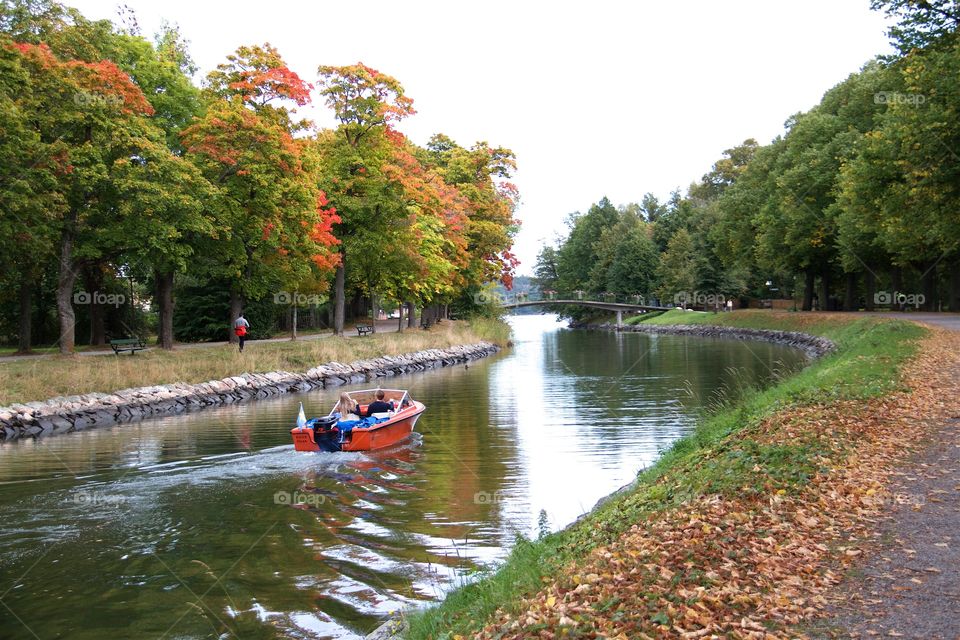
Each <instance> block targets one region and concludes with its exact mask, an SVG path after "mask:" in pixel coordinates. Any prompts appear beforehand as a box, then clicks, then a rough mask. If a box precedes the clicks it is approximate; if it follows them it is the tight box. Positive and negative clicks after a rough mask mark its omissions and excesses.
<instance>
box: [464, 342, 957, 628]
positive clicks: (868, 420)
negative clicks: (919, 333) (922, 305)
mask: <svg viewBox="0 0 960 640" xmlns="http://www.w3.org/2000/svg"><path fill="white" fill-rule="evenodd" d="M958 362H960V333H958V332H955V331H946V330H944V329H931V332H930V334H929V336H928V337H927V338H926V339H924V341H923V343H922V345H921V348H920V352H919V354H918V356H917V357H916V358H915V359H914V360H913V361H911V362H910V363H909V364H908V365H907V367H906V368H905V370H904V378H903V383H904V384H903V385H902V386H901V387H900V390H897V391H894V392H892V393H890V394H888V395H886V396H884V397H881V398H875V399H872V400H869V401H866V402H853V401H836V402H831V403H829V404H825V405H815V406H804V407H799V408H789V409H785V410H782V411H779V412H777V413H775V414H774V415H772V416H770V417H769V418H767V419H765V420H764V421H763V422H762V423H761V424H759V425H756V426H748V427H744V428H743V429H741V430H740V431H738V432H737V433H736V434H734V435H735V436H736V437H735V438H733V439H730V440H729V441H728V442H726V443H725V444H724V446H723V447H721V448H720V449H719V450H718V451H717V452H716V453H715V454H713V456H714V458H716V460H711V459H710V458H709V457H708V456H705V457H704V459H701V460H698V461H697V462H696V466H697V467H698V468H701V469H703V470H705V471H709V469H710V468H711V465H713V464H719V462H720V460H719V459H720V458H721V457H727V458H731V457H732V458H733V459H736V460H740V459H745V460H748V461H749V463H748V464H749V465H754V462H753V460H758V462H757V463H756V464H755V465H754V466H753V467H752V472H753V474H754V475H753V476H750V481H749V482H748V483H745V484H744V485H743V486H742V487H733V488H728V489H727V490H725V491H722V492H718V493H714V494H710V495H697V496H695V497H692V498H690V499H687V500H686V501H684V502H682V503H681V504H678V505H677V506H675V507H671V508H667V509H662V510H659V511H654V512H652V513H651V514H650V515H649V517H647V518H645V519H641V520H640V521H638V522H637V523H636V524H634V525H633V526H632V528H631V529H630V530H629V531H627V532H626V533H624V534H623V535H621V536H620V537H619V538H617V539H615V540H614V541H613V542H611V543H610V544H607V545H606V546H603V547H598V548H595V549H593V550H592V551H591V552H590V553H589V554H588V555H587V556H586V557H584V558H582V559H581V560H579V561H578V562H577V563H576V564H574V565H569V566H567V567H565V568H564V569H563V571H562V572H561V573H560V575H558V576H556V577H555V580H554V581H552V582H551V583H549V584H546V585H545V586H544V587H543V588H542V589H541V590H540V592H539V593H536V594H532V595H530V596H529V597H527V598H525V599H524V600H523V601H522V602H521V603H519V611H516V612H513V613H509V612H506V611H498V612H497V614H496V615H495V616H494V617H493V618H492V619H491V620H490V621H489V623H488V624H487V626H486V627H485V629H484V630H483V632H482V633H480V634H477V636H476V637H483V638H497V639H498V640H499V639H505V638H516V639H519V638H565V637H577V638H618V639H621V638H622V639H624V640H626V639H633V638H639V639H641V640H643V639H649V638H756V639H763V640H766V639H768V638H797V637H804V636H805V635H819V636H820V637H824V636H826V637H855V634H858V633H862V634H864V635H866V636H872V635H879V634H882V635H884V636H892V637H924V638H935V637H942V638H951V639H954V638H957V637H958V631H957V629H958V628H960V609H958V604H960V593H958V592H960V586H958V583H957V580H956V575H957V570H958V563H957V556H956V555H955V554H956V550H957V547H958V545H960V512H958V511H957V494H958V489H960V484H958V482H960V481H958V480H957V479H956V469H957V466H958V464H957V449H956V445H957V444H960V442H958V440H957V424H956V421H951V418H955V417H958V416H960V384H958V377H957V370H956V367H957V363H958ZM748 440H749V442H750V444H749V445H744V444H743V443H744V442H746V441H748ZM931 443H933V444H934V445H935V446H934V447H933V448H930V445H931ZM799 451H803V452H804V453H803V455H802V456H798V457H797V458H796V460H797V463H796V465H794V464H793V463H792V462H791V461H792V460H793V459H792V458H790V457H789V456H791V455H794V453H795V452H799ZM811 451H814V452H815V454H813V456H812V457H811V454H810V452H811ZM751 452H752V453H751ZM753 454H756V455H755V457H753V458H750V457H749V456H750V455H753ZM784 456H786V458H784ZM910 460H913V462H912V463H910V462H909V461H910ZM785 461H786V463H787V464H784V462H785ZM768 463H770V464H769V466H765V465H768ZM778 464H779V466H777V465H778ZM803 465H806V466H805V467H804V466H803ZM911 465H912V466H911ZM924 465H926V466H924ZM747 469H751V467H749V466H748V467H747ZM791 470H796V472H803V473H807V474H808V475H809V479H808V480H807V481H804V482H801V483H799V484H793V485H791V484H789V483H787V482H786V481H785V479H784V476H783V474H784V473H791V472H792V471H791ZM778 474H780V475H778ZM780 487H786V489H784V488H780ZM665 489H667V490H669V489H670V488H669V487H665ZM941 501H942V502H941ZM914 506H917V507H918V508H919V510H914ZM888 532H889V533H888ZM888 535H889V536H890V537H892V538H893V540H890V541H887V540H886V537H887V536H888ZM884 542H892V543H894V544H893V547H892V548H891V547H890V546H887V545H885V544H884ZM885 558H889V561H887V560H885ZM864 567H865V568H864ZM864 571H865V572H866V573H867V575H868V576H872V575H874V573H875V575H876V576H877V578H876V579H868V580H863V579H862V575H863V572H864ZM857 592H859V594H858V593H857ZM874 592H875V593H874ZM907 598H909V599H907ZM840 601H845V602H847V603H848V604H849V605H850V608H849V609H847V610H845V611H844V612H843V614H842V616H841V615H839V610H838V609H837V604H836V603H837V602H840ZM824 616H826V619H825V620H824ZM818 620H819V622H818ZM920 620H922V621H923V623H924V624H925V625H927V626H925V627H921V626H919V625H920V622H919V621H920ZM871 625H872V626H871ZM846 628H850V629H853V631H852V632H851V631H846V630H845V629H846ZM861 629H862V631H860V630H861Z"/></svg>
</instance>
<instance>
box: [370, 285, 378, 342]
mask: <svg viewBox="0 0 960 640" xmlns="http://www.w3.org/2000/svg"><path fill="white" fill-rule="evenodd" d="M379 312H380V301H379V300H377V294H376V293H374V292H373V291H371V292H370V315H371V316H373V321H372V322H371V323H370V329H371V331H373V333H376V332H377V318H379V317H380V313H379Z"/></svg>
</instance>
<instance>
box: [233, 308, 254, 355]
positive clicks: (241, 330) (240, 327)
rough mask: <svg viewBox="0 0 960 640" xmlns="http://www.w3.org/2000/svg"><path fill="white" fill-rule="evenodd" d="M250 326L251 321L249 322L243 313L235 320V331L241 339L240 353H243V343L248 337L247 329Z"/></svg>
mask: <svg viewBox="0 0 960 640" xmlns="http://www.w3.org/2000/svg"><path fill="white" fill-rule="evenodd" d="M249 328H250V323H249V322H247V319H246V318H244V317H243V314H242V313H241V314H240V315H239V316H237V319H236V320H234V321H233V332H234V333H235V334H237V338H239V339H240V353H243V343H244V342H245V341H246V339H247V329H249Z"/></svg>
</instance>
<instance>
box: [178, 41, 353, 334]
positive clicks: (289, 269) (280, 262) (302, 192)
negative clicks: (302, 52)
mask: <svg viewBox="0 0 960 640" xmlns="http://www.w3.org/2000/svg"><path fill="white" fill-rule="evenodd" d="M208 100H209V102H208V105H207V108H206V112H205V113H204V115H203V116H202V117H201V118H198V119H197V120H196V121H195V122H194V123H193V124H191V125H190V126H189V127H187V128H186V129H184V131H183V133H182V136H181V137H182V141H183V144H184V146H185V148H186V151H187V157H188V158H190V159H191V160H192V161H193V162H195V163H196V164H197V166H198V167H199V168H200V169H201V170H202V171H203V174H204V175H205V176H206V177H207V179H208V180H209V181H210V182H211V183H212V184H213V185H214V186H215V188H216V190H217V196H216V198H214V199H213V201H212V202H211V203H210V205H209V206H210V207H211V208H212V209H213V211H214V212H215V213H214V217H215V218H216V219H217V221H218V224H219V225H220V226H221V227H222V228H223V229H224V232H223V234H222V235H221V237H219V238H218V239H217V242H216V244H215V245H214V246H212V247H211V254H210V255H213V256H215V259H214V260H213V261H210V262H208V263H207V269H208V272H209V273H210V274H211V275H213V276H214V277H216V276H220V277H225V278H226V279H227V280H228V281H229V282H230V283H231V286H230V320H231V322H232V321H233V320H234V319H236V317H237V316H238V315H239V314H240V313H241V310H242V306H243V300H244V299H245V298H260V297H262V296H264V295H266V294H267V293H268V292H269V291H270V290H271V287H273V286H275V285H277V284H278V283H279V282H281V281H283V282H290V281H291V280H296V278H297V277H306V276H307V275H308V274H309V273H310V270H311V269H312V268H318V269H321V270H326V269H330V268H332V267H333V266H334V265H335V264H336V257H335V256H334V254H333V250H332V247H333V246H334V245H335V244H336V242H337V241H336V239H335V238H334V237H333V235H332V234H331V233H330V229H331V226H332V225H333V224H334V223H336V221H337V220H338V218H337V216H336V211H335V209H334V208H332V207H328V206H327V201H326V196H325V194H324V193H323V192H322V191H321V190H320V189H319V188H318V186H317V174H318V173H319V171H320V169H319V167H318V166H317V163H318V161H317V159H316V158H315V157H314V156H312V155H310V154H308V153H307V148H308V146H309V145H311V144H312V143H311V142H310V141H309V140H306V139H296V138H294V136H293V131H294V130H296V129H298V128H299V125H298V124H297V123H294V122H293V120H292V117H291V115H292V113H293V111H292V107H291V108H288V107H287V106H286V105H287V104H289V103H290V102H293V103H294V104H295V105H302V104H306V102H307V101H308V100H309V87H308V85H307V84H306V83H305V82H303V81H302V80H300V78H299V77H298V76H297V75H296V74H295V73H294V72H292V71H290V70H289V69H287V68H286V66H285V65H284V64H283V61H282V59H281V58H280V57H279V55H278V54H277V52H276V50H275V49H274V48H273V47H271V46H270V45H269V44H267V45H264V46H263V47H241V48H240V49H238V50H237V52H236V53H235V54H233V55H231V56H230V57H229V58H228V61H227V62H226V63H224V64H221V65H220V66H218V67H217V69H216V71H214V72H212V73H211V74H210V76H209V78H208ZM274 101H276V102H277V104H276V105H274V104H272V103H273V102H274ZM291 273H292V274H294V275H293V276H292V275H291ZM231 339H234V338H233V336H231Z"/></svg>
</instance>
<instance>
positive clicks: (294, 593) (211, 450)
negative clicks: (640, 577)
mask: <svg viewBox="0 0 960 640" xmlns="http://www.w3.org/2000/svg"><path fill="white" fill-rule="evenodd" d="M513 323H514V333H515V336H514V341H515V343H516V346H515V348H514V349H512V350H511V351H510V352H509V353H506V354H504V355H501V356H498V357H496V358H491V359H487V360H484V361H480V362H476V363H472V364H471V365H470V367H469V368H467V367H463V366H459V367H453V368H450V369H444V370H438V371H432V372H429V373H426V374H417V375H412V376H406V377H401V378H399V379H397V380H390V381H389V383H388V384H389V385H390V386H399V387H408V388H410V389H411V390H412V391H413V393H414V394H415V396H416V397H417V398H418V399H421V400H423V401H424V402H425V404H426V405H427V407H428V410H427V412H426V413H425V414H424V415H423V417H422V418H421V420H420V421H419V422H418V424H417V430H418V432H419V435H418V436H417V437H416V438H414V439H413V440H412V441H410V442H408V443H405V444H404V445H402V446H399V447H397V448H395V449H393V450H388V451H383V452H376V453H369V454H361V453H336V454H301V453H296V452H294V451H293V450H292V446H291V445H290V440H289V428H290V426H291V421H292V419H293V416H294V415H295V412H296V408H297V405H298V403H299V402H301V401H303V403H304V406H305V408H306V410H307V413H308V414H317V413H325V412H326V411H327V410H328V408H329V406H330V405H331V404H332V403H333V402H334V400H335V396H336V394H337V392H338V391H339V390H331V391H329V392H327V391H318V392H314V393H310V394H304V395H300V396H289V397H284V398H277V399H274V400H267V401H262V402H257V403H251V404H246V405H237V406H228V407H222V408H218V409H211V410H207V411H203V412H198V413H195V414H189V415H185V416H177V417H170V418H165V419H160V420H153V421H148V422H143V423H139V424H134V425H125V426H120V427H116V428H113V429H99V430H91V431H87V432H82V433H77V434H72V435H69V436H64V437H55V438H49V439H45V440H38V441H22V442H17V443H6V444H3V445H2V446H0V487H2V488H0V593H2V592H3V591H4V590H6V589H7V588H8V587H11V589H10V591H9V592H8V594H7V595H6V596H4V597H3V602H4V604H5V605H7V606H9V607H10V610H12V611H13V612H14V613H15V616H16V617H18V618H20V620H22V624H21V623H20V622H18V621H17V619H16V618H15V617H13V616H3V617H0V636H2V637H4V638H7V637H9V638H32V637H34V635H33V634H36V636H38V637H41V638H44V639H46V638H48V637H70V638H80V639H86V638H91V639H93V638H102V637H105V636H106V637H130V636H140V635H149V636H153V637H178V638H207V637H215V636H217V635H218V634H221V633H224V632H230V633H233V634H234V635H239V636H241V637H244V638H247V637H251V638H271V637H277V636H295V637H308V638H354V637H357V636H358V635H359V634H362V633H364V632H366V631H369V630H370V629H371V628H373V627H374V626H375V625H376V624H377V622H378V620H380V619H381V618H382V617H383V616H384V615H385V614H387V613H388V612H390V611H392V610H394V609H397V608H399V607H403V606H409V605H411V604H413V605H416V604H420V603H426V602H429V601H432V600H436V599H437V598H439V597H442V595H443V593H445V592H446V591H447V590H449V589H450V588H451V587H452V586H456V585H458V584H460V583H462V582H463V580H465V579H467V578H466V576H469V575H470V574H471V572H473V571H475V570H476V569H478V568H480V567H484V566H488V565H490V564H491V563H495V562H496V561H498V560H500V559H502V558H503V557H504V556H505V555H506V553H507V551H508V549H509V546H510V545H511V544H512V543H513V540H514V536H515V535H516V534H517V533H523V534H528V535H529V534H533V533H535V531H536V528H537V519H538V514H539V513H540V511H541V510H543V511H544V512H545V513H546V515H547V517H548V521H549V524H550V526H551V527H554V528H556V527H560V526H563V525H565V524H567V523H568V522H570V521H571V520H573V519H574V518H576V517H577V516H578V515H579V514H580V513H582V512H584V511H586V510H588V509H589V508H590V507H591V506H592V505H593V504H594V503H595V502H596V500H597V499H599V498H600V497H602V496H603V495H606V494H607V493H609V492H610V491H612V490H614V489H616V488H617V487H619V486H621V485H623V484H625V483H627V482H629V481H630V480H631V479H632V478H633V477H634V476H635V474H636V472H637V470H638V469H640V468H642V467H643V466H645V465H647V464H649V463H650V462H652V461H653V460H654V459H655V458H656V456H657V454H658V451H659V450H661V449H662V448H663V447H666V446H668V445H669V443H670V442H672V441H673V440H674V439H675V438H677V437H678V436H680V435H682V434H683V433H685V432H686V431H687V430H689V429H690V428H691V426H692V424H693V422H694V419H695V416H696V414H697V412H698V411H699V410H700V408H701V407H702V406H703V405H704V404H705V403H707V402H709V401H710V398H711V394H713V393H714V392H715V391H716V390H718V389H722V388H724V387H730V388H734V389H735V388H737V387H738V386H740V385H743V384H753V383H763V382H765V381H768V380H769V379H770V378H771V375H772V372H773V371H776V370H778V369H782V368H787V369H789V368H791V367H796V366H798V365H799V364H801V363H802V356H801V355H800V354H798V353H796V352H793V351H789V350H786V349H782V348H778V347H773V346H770V345H764V344H758V343H743V342H731V341H721V340H707V339H697V338H678V337H668V336H660V337H657V336H644V335H639V334H612V333H603V332H582V331H569V330H565V329H562V328H560V327H559V325H557V324H556V323H555V322H554V320H553V318H551V317H538V316H525V317H519V318H515V319H513Z"/></svg>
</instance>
